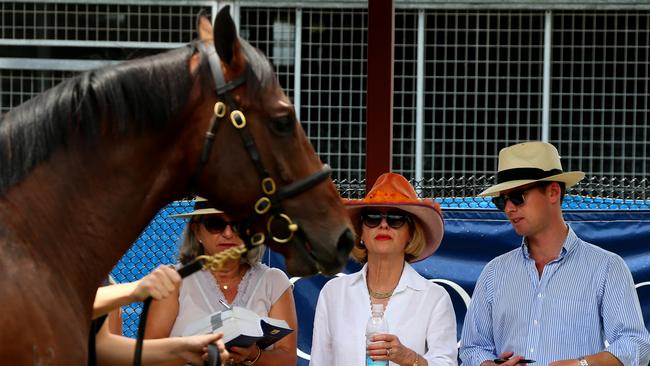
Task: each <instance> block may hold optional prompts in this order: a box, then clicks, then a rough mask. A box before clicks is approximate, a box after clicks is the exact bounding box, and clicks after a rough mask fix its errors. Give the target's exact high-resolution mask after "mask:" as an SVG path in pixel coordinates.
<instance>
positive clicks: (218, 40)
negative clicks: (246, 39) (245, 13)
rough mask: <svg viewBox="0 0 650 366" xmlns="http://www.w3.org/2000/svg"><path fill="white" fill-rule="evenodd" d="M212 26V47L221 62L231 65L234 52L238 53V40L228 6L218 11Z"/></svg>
mask: <svg viewBox="0 0 650 366" xmlns="http://www.w3.org/2000/svg"><path fill="white" fill-rule="evenodd" d="M214 24H215V26H214V47H215V49H216V50H217V53H218V54H219V57H220V58H221V61H223V62H225V63H226V64H228V65H231V62H232V60H233V56H234V55H235V52H236V51H239V38H237V27H236V26H235V22H234V21H233V20H232V18H231V17H230V6H224V7H223V8H222V9H221V10H220V11H219V13H218V14H217V19H216V20H215V22H214Z"/></svg>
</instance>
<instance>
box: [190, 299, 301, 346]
mask: <svg viewBox="0 0 650 366" xmlns="http://www.w3.org/2000/svg"><path fill="white" fill-rule="evenodd" d="M216 332H223V341H224V343H225V344H226V347H232V346H236V347H248V346H250V345H251V344H253V343H257V345H258V346H259V347H260V349H265V348H267V347H268V346H270V345H272V344H273V343H275V342H277V341H279V340H280V339H282V338H284V337H285V336H286V335H287V334H289V333H291V332H293V329H291V328H290V327H289V324H287V322H286V321H284V320H281V319H274V318H269V317H261V316H259V315H257V314H256V313H255V312H253V311H251V310H248V309H246V308H242V307H239V306H234V307H233V308H232V309H229V310H224V311H218V312H216V313H212V314H210V315H208V316H207V317H205V318H202V319H199V320H197V321H195V322H192V323H190V324H189V325H188V326H187V327H186V328H185V331H184V332H183V336H190V335H195V334H210V333H216Z"/></svg>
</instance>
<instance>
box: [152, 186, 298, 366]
mask: <svg viewBox="0 0 650 366" xmlns="http://www.w3.org/2000/svg"><path fill="white" fill-rule="evenodd" d="M174 217H178V218H189V219H190V222H189V224H188V226H187V228H186V229H185V232H184V234H183V238H184V239H183V244H182V245H181V248H180V262H181V264H187V263H189V262H191V261H192V260H194V259H195V258H196V257H197V256H199V255H203V254H207V255H214V254H216V253H219V252H222V251H224V250H226V249H229V248H233V247H237V246H240V245H243V244H244V243H243V241H242V239H241V238H240V237H239V236H238V235H237V233H236V232H235V229H234V226H236V225H235V224H234V223H232V222H230V221H229V218H228V215H226V214H225V213H224V212H222V211H219V210H216V209H214V208H213V207H212V206H211V204H210V203H209V202H208V201H207V200H205V199H203V198H197V199H196V200H195V203H194V211H192V212H190V213H188V214H181V215H174ZM263 253H264V247H263V246H258V247H255V248H254V249H252V250H249V251H248V252H247V253H246V254H245V255H244V256H243V257H242V258H241V259H232V260H228V261H226V262H225V264H224V266H223V268H222V269H221V270H219V271H214V272H212V271H199V272H196V273H195V274H193V275H192V276H189V277H187V278H186V279H185V280H184V281H183V283H182V284H181V287H180V291H178V292H177V293H176V296H170V297H168V298H167V299H165V300H163V301H153V302H152V304H151V308H150V310H149V318H150V320H149V321H148V322H147V329H146V332H145V338H162V337H168V336H170V335H171V336H176V335H182V334H183V331H184V330H185V328H186V327H187V326H188V325H189V324H191V323H192V322H194V321H196V320H199V319H202V318H205V317H207V316H208V315H210V314H212V313H214V312H217V311H222V310H226V309H228V308H229V307H232V306H240V307H244V308H247V309H250V310H252V311H254V312H256V313H257V314H259V315H260V316H268V317H271V318H277V319H282V320H285V321H286V322H287V323H288V325H289V326H290V327H291V328H292V329H296V324H297V320H296V308H295V305H294V301H293V292H292V291H293V289H292V287H291V283H290V282H289V279H288V278H287V276H286V275H285V274H284V272H282V271H281V270H279V269H277V268H269V267H267V266H266V265H264V264H262V263H259V261H260V258H261V256H262V254H263ZM296 339H297V338H296V332H292V333H290V334H289V335H287V336H286V337H284V338H282V339H281V340H279V341H278V342H276V343H275V344H274V345H272V346H270V347H269V348H267V349H264V350H262V349H259V348H258V347H257V345H255V344H253V345H251V346H250V347H232V348H231V349H229V350H228V351H229V352H230V357H231V360H233V362H234V363H231V364H234V365H240V364H241V365H257V366H265V365H283V366H284V365H294V364H295V363H296V358H297V355H296V349H297V348H296V343H297V340H296Z"/></svg>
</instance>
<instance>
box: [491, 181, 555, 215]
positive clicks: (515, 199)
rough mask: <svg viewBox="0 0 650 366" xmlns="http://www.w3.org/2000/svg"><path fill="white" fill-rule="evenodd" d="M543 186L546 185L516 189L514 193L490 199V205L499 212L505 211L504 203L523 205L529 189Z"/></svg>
mask: <svg viewBox="0 0 650 366" xmlns="http://www.w3.org/2000/svg"><path fill="white" fill-rule="evenodd" d="M545 186H546V184H536V185H534V186H531V187H527V188H524V189H518V190H516V191H512V192H510V193H508V194H502V195H500V196H497V197H492V203H494V205H495V206H496V207H497V208H498V209H499V210H501V211H505V209H506V203H507V202H508V201H510V202H512V204H513V205H515V206H521V205H523V204H524V203H526V200H525V198H524V197H525V194H526V192H528V191H530V190H531V189H535V188H540V187H545Z"/></svg>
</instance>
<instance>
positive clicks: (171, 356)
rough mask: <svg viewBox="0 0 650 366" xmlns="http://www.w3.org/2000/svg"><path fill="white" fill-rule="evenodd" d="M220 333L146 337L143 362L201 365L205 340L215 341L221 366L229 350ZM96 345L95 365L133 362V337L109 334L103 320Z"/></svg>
mask: <svg viewBox="0 0 650 366" xmlns="http://www.w3.org/2000/svg"><path fill="white" fill-rule="evenodd" d="M222 336H223V334H221V333H217V334H208V335H199V336H192V337H173V338H165V339H149V340H146V341H144V343H143V348H142V364H143V365H158V366H162V365H179V366H180V365H185V364H186V363H187V362H191V363H192V364H195V365H202V364H203V358H204V357H205V355H206V351H207V346H208V344H210V343H216V344H217V348H218V349H219V355H220V356H221V360H222V363H221V365H222V366H223V365H225V363H226V360H227V359H228V352H227V351H226V350H225V346H224V344H223V342H221V340H220V339H221V337H222ZM96 347H97V364H98V365H101V366H113V365H116V366H117V365H130V364H132V363H133V349H134V347H135V339H132V338H127V337H123V336H119V335H115V334H111V333H110V332H109V331H108V327H107V326H106V324H104V326H102V328H101V329H100V331H99V333H97V338H96Z"/></svg>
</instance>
